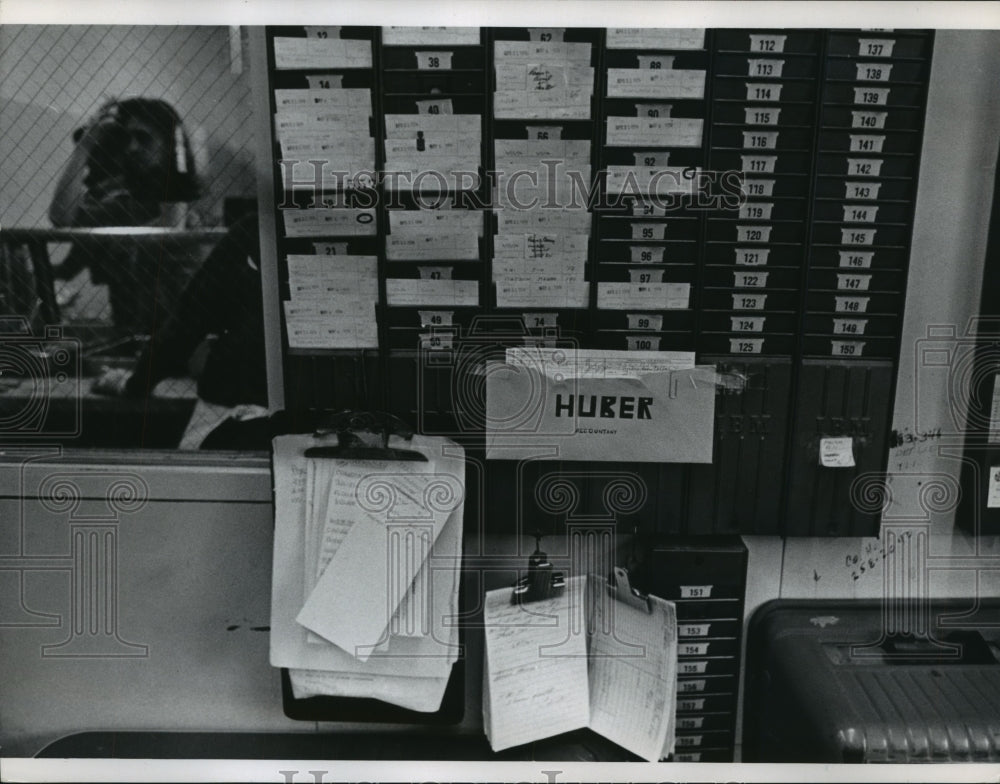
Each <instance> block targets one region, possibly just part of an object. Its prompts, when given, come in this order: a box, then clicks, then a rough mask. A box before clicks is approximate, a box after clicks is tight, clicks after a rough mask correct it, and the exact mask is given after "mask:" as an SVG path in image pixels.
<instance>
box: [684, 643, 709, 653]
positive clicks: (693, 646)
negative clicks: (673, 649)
mask: <svg viewBox="0 0 1000 784" xmlns="http://www.w3.org/2000/svg"><path fill="white" fill-rule="evenodd" d="M708 646H709V643H707V642H684V643H680V644H678V646H677V655H678V656H707V655H708Z"/></svg>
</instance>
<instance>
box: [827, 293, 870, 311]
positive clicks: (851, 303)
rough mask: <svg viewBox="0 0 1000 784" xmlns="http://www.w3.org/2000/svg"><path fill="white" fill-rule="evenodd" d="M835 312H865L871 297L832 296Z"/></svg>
mask: <svg viewBox="0 0 1000 784" xmlns="http://www.w3.org/2000/svg"><path fill="white" fill-rule="evenodd" d="M833 299H834V306H833V309H834V311H835V312H836V313H867V312H868V300H870V299H871V297H834V298H833Z"/></svg>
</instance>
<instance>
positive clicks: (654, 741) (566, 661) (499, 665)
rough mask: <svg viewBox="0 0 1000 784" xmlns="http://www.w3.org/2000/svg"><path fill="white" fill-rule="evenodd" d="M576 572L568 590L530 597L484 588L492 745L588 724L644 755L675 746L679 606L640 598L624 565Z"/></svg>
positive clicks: (486, 718)
mask: <svg viewBox="0 0 1000 784" xmlns="http://www.w3.org/2000/svg"><path fill="white" fill-rule="evenodd" d="M616 576H618V578H619V583H618V584H619V586H622V585H623V583H624V585H625V587H626V589H625V590H623V591H621V594H620V595H619V593H618V591H617V590H616V589H615V588H614V587H611V586H609V584H608V582H607V580H605V579H603V578H601V577H595V576H593V575H591V576H590V577H589V578H588V577H587V576H577V577H571V578H570V579H568V580H567V581H566V587H565V589H564V591H563V593H562V594H561V595H560V596H556V597H554V598H547V599H542V600H539V601H536V602H531V603H528V604H517V603H513V602H512V601H511V589H510V588H504V589H500V590H496V591H489V592H487V594H486V604H485V608H484V622H485V627H486V629H485V631H486V661H485V668H484V673H483V724H484V727H485V729H486V735H487V737H488V738H489V741H490V745H491V746H492V747H493V750H494V751H500V750H502V749H506V748H509V747H511V746H519V745H521V744H523V743H530V742H531V741H536V740H541V739H542V738H548V737H551V736H553V735H558V734H561V733H563V732H570V731H572V730H577V729H581V728H585V727H589V728H590V729H592V730H593V731H594V732H597V733H598V734H600V735H603V736H604V737H606V738H607V739H608V740H611V741H613V742H615V743H617V744H618V745H620V746H622V747H624V748H626V749H628V750H629V751H631V752H632V753H633V754H636V755H637V756H639V757H642V758H643V759H646V760H649V761H653V762H655V761H656V760H659V759H662V758H664V757H666V756H668V755H669V754H671V753H672V752H673V747H674V710H675V702H676V690H677V689H676V675H677V622H676V612H675V608H674V605H673V604H672V603H671V602H667V601H664V600H663V599H659V598H657V597H654V596H650V597H648V600H638V599H637V598H636V597H634V596H633V595H632V594H631V592H630V591H628V590H627V578H625V579H623V578H624V575H623V573H622V572H621V571H620V570H616Z"/></svg>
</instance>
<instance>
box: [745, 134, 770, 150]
mask: <svg viewBox="0 0 1000 784" xmlns="http://www.w3.org/2000/svg"><path fill="white" fill-rule="evenodd" d="M777 146H778V132H777V131H743V147H744V149H748V150H773V149H774V148H775V147H777Z"/></svg>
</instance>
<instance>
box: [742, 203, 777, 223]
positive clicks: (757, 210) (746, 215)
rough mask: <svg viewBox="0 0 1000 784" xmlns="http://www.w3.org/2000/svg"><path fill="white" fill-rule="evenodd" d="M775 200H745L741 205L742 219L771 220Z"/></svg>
mask: <svg viewBox="0 0 1000 784" xmlns="http://www.w3.org/2000/svg"><path fill="white" fill-rule="evenodd" d="M773 210H774V203H773V202H744V203H743V204H741V205H740V215H739V217H740V220H771V212H772V211H773Z"/></svg>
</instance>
